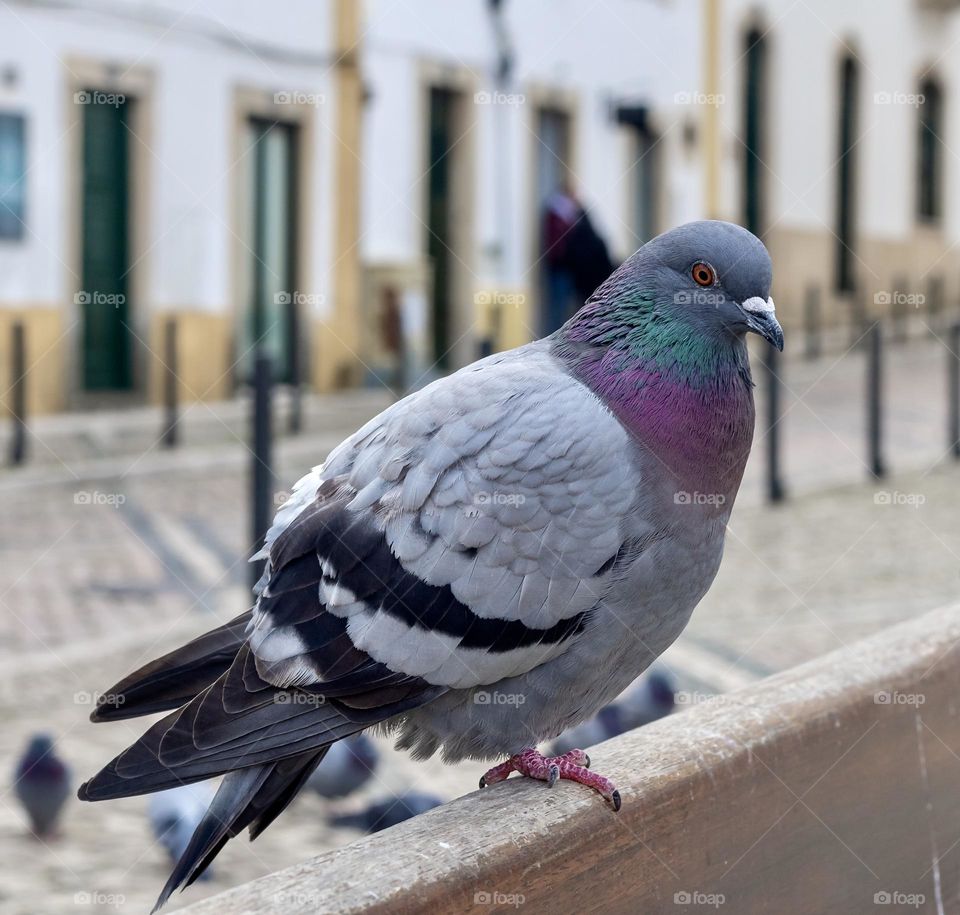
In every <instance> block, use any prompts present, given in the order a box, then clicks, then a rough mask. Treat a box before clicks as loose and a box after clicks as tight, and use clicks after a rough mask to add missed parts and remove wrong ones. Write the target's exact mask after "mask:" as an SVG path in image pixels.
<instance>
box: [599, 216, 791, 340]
mask: <svg viewBox="0 0 960 915" xmlns="http://www.w3.org/2000/svg"><path fill="white" fill-rule="evenodd" d="M772 273H773V271H772V267H771V264H770V255H769V254H768V253H767V249H766V248H765V247H764V246H763V242H761V241H760V239H759V238H757V237H756V236H755V235H753V234H752V233H750V232H748V231H747V230H746V229H744V228H741V227H740V226H736V225H733V223H729V222H719V221H715V220H706V221H703V222H691V223H687V224H686V225H683V226H679V227H678V228H676V229H672V230H670V231H669V232H665V233H664V234H663V235H659V236H657V237H656V238H654V239H652V240H651V241H649V242H647V244H645V245H644V246H643V247H642V248H640V249H639V250H638V251H637V252H636V253H635V254H633V256H631V257H630V258H628V259H627V260H626V261H625V262H624V264H623V265H622V266H621V267H620V268H619V269H618V270H617V271H616V272H615V273H614V274H613V275H612V276H611V277H610V279H609V280H607V282H606V283H604V284H603V286H601V287H600V289H598V290H597V292H596V293H594V296H593V299H596V300H601V301H602V300H605V301H606V302H607V303H611V302H618V303H619V318H620V320H622V321H623V322H624V323H626V324H632V323H634V322H637V323H641V322H642V324H643V325H644V329H645V331H646V332H648V333H652V334H653V335H654V336H655V335H656V329H657V328H658V327H661V328H663V329H664V330H667V329H669V330H670V331H672V332H673V333H674V334H676V332H677V331H680V332H681V334H680V336H681V337H682V336H689V337H691V338H700V337H702V336H706V337H708V338H713V339H714V340H715V341H716V342H718V343H720V342H723V341H729V340H742V339H743V337H744V335H745V334H746V333H747V332H752V333H756V334H759V335H760V336H761V337H763V338H764V339H765V340H767V341H768V342H769V343H771V344H772V345H773V346H775V347H777V349H781V350H782V349H783V331H782V330H781V328H780V324H779V323H778V322H777V318H776V315H775V313H774V309H773V299H772V298H771V297H770V283H771V279H772ZM589 307H590V306H589V305H588V308H589ZM631 312H633V313H631Z"/></svg>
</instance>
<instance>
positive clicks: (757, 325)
mask: <svg viewBox="0 0 960 915" xmlns="http://www.w3.org/2000/svg"><path fill="white" fill-rule="evenodd" d="M740 307H741V308H742V309H743V311H744V314H745V315H746V319H747V328H748V329H749V330H752V331H753V332H754V333H755V334H760V336H761V337H763V339H764V340H766V341H767V343H769V344H770V345H771V346H775V347H776V348H777V349H778V350H780V352H781V353H782V352H783V328H782V327H781V326H780V322H779V321H778V320H777V316H776V314H775V313H774V310H773V299H771V298H767V299H762V298H760V296H758V295H755V296H752V297H751V298H749V299H746V300H745V301H743V302H741V303H740Z"/></svg>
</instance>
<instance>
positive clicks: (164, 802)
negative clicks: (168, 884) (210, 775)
mask: <svg viewBox="0 0 960 915" xmlns="http://www.w3.org/2000/svg"><path fill="white" fill-rule="evenodd" d="M213 794H214V792H213V788H212V786H211V785H210V783H209V782H201V783H199V784H194V785H178V786H177V787H176V788H170V789H168V790H166V791H159V792H157V793H156V794H154V795H151V797H150V805H149V807H148V816H149V817H150V827H151V829H152V830H153V835H154V838H156V840H157V841H158V842H159V843H160V844H161V845H162V846H163V847H164V848H165V849H166V850H167V854H168V855H169V856H170V860H171V862H173V863H174V864H176V862H177V861H178V860H179V859H180V856H181V855H182V854H183V853H184V852H185V851H186V850H187V846H188V845H189V844H190V839H191V837H192V836H193V833H194V830H196V828H197V826H199V825H200V823H201V821H202V820H203V817H204V814H205V813H206V812H207V807H208V806H209V805H210V801H211V800H213ZM210 875H211V871H210V870H206V871H204V872H203V874H201V875H200V877H199V879H201V880H203V879H205V878H206V877H208V876H210Z"/></svg>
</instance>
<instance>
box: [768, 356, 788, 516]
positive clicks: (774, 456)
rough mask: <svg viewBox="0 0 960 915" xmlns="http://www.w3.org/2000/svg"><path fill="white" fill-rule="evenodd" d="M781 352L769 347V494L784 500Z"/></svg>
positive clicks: (772, 497) (769, 496) (776, 499)
mask: <svg viewBox="0 0 960 915" xmlns="http://www.w3.org/2000/svg"><path fill="white" fill-rule="evenodd" d="M779 363H780V353H779V352H778V351H777V348H776V347H774V346H768V347H767V382H768V383H767V496H768V498H769V499H770V501H771V502H782V501H783V499H784V497H785V496H786V491H785V490H784V486H783V480H782V479H781V477H780V387H781V380H780V372H779Z"/></svg>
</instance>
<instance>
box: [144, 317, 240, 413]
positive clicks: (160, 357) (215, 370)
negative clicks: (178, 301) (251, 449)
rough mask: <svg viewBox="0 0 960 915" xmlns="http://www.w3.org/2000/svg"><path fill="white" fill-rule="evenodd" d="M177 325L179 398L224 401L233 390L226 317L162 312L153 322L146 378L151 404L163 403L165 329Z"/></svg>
mask: <svg viewBox="0 0 960 915" xmlns="http://www.w3.org/2000/svg"><path fill="white" fill-rule="evenodd" d="M170 318H173V319H175V320H176V322H177V377H178V397H179V400H180V402H182V403H192V402H194V401H198V400H224V399H225V398H227V397H229V396H230V394H231V392H232V389H233V380H234V379H233V375H234V372H233V368H232V366H231V362H232V355H231V341H230V337H231V325H230V316H229V315H226V314H208V313H206V312H196V311H171V312H160V313H158V314H155V315H153V316H152V318H151V321H150V352H148V353H147V354H146V356H145V358H146V360H147V363H148V364H147V366H146V372H145V374H146V377H147V386H148V395H149V399H150V401H151V403H159V402H161V401H162V399H163V390H164V379H165V377H166V365H165V361H166V350H165V344H164V328H165V327H166V323H167V320H168V319H170Z"/></svg>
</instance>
